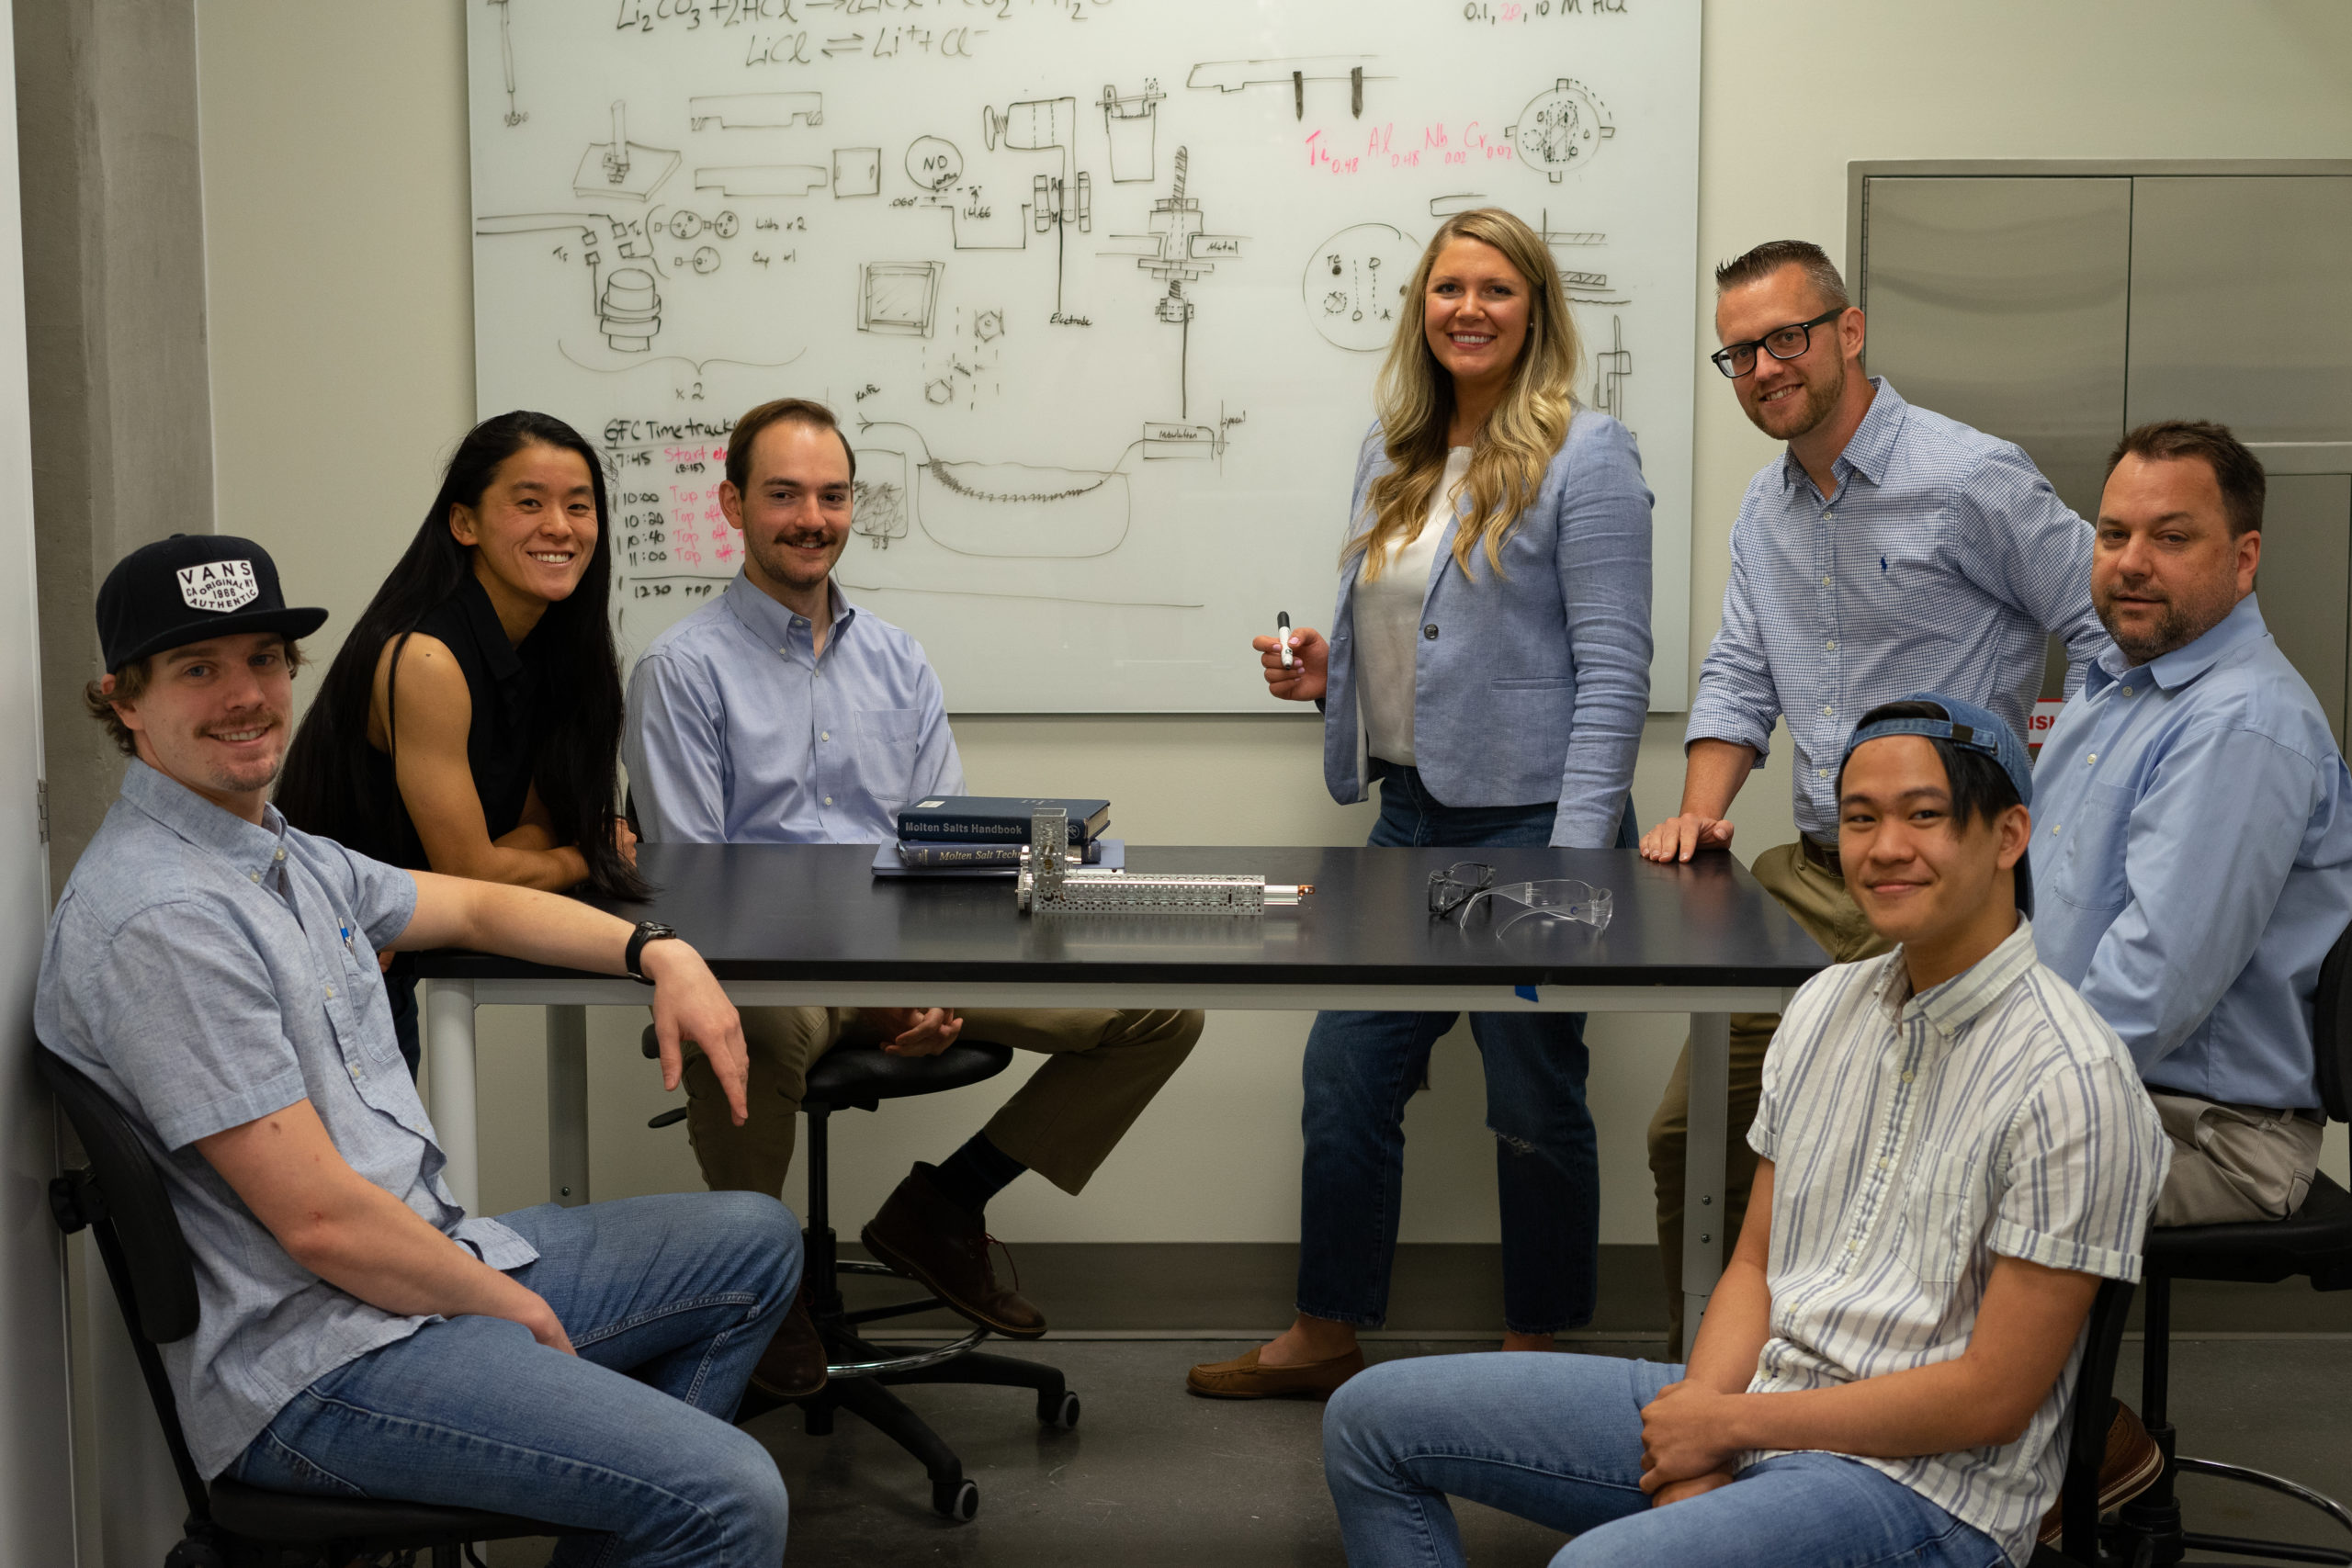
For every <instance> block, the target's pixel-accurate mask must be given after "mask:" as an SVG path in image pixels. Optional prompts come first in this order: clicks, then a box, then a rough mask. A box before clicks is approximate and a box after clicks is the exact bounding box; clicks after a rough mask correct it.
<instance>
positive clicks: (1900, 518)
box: [1642, 240, 2107, 1341]
mask: <svg viewBox="0 0 2352 1568" xmlns="http://www.w3.org/2000/svg"><path fill="white" fill-rule="evenodd" d="M1715 283H1716V289H1717V299H1716V305H1715V331H1716V335H1717V336H1718V337H1720V338H1721V339H1722V341H1723V344H1724V346H1723V348H1721V349H1720V350H1718V351H1717V352H1716V353H1715V354H1714V355H1713V361H1714V366H1715V368H1717V369H1719V370H1721V371H1722V372H1723V373H1724V376H1726V377H1727V378H1730V380H1731V384H1732V389H1733V391H1734V393H1735V395H1736V397H1737V398H1738V400H1739V405H1740V407H1741V409H1742V410H1743V411H1744V412H1746V413H1747V417H1748V419H1749V420H1750V421H1751V422H1753V423H1754V424H1755V425H1756V427H1757V428H1758V430H1761V431H1762V432H1764V434H1767V435H1770V436H1771V437H1773V438H1774V439H1775V440H1780V441H1785V442H1787V443H1788V450H1787V452H1786V453H1785V454H1783V455H1782V456H1781V458H1780V459H1779V460H1778V461H1775V462H1773V463H1771V464H1769V465H1767V466H1766V467H1765V468H1763V469H1762V470H1761V471H1760V472H1758V474H1757V476H1756V477H1755V479H1752V480H1750V481H1749V483H1748V486H1747V496H1746V497H1745V498H1744V499H1743V500H1742V501H1741V502H1740V507H1739V516H1738V518H1737V519H1736V521H1735V522H1734V523H1733V524H1732V530H1731V580H1730V581H1729V582H1727V583H1726V584H1725V585H1724V616H1723V627H1722V629H1721V630H1720V631H1718V632H1717V633H1716V634H1715V639H1714V642H1713V646H1712V647H1710V648H1709V649H1708V650H1707V658H1706V661H1705V662H1704V663H1703V664H1702V666H1701V667H1700V671H1699V691H1698V694H1697V695H1696V696H1695V697H1694V698H1693V699H1692V700H1691V720H1690V724H1689V727H1688V730H1687V733H1686V735H1685V737H1684V750H1685V752H1686V753H1687V767H1686V773H1685V777H1684V782H1683V786H1682V807H1681V811H1680V814H1679V815H1678V816H1675V817H1671V818H1667V819H1666V820H1665V821H1663V822H1660V823H1659V824H1657V826H1656V827H1655V828H1652V829H1650V830H1649V832H1648V833H1646V834H1645V835H1644V836H1643V839H1642V852H1643V853H1644V854H1645V855H1646V856H1648V857H1649V858H1650V859H1652V860H1664V861H1672V860H1689V859H1690V858H1691V855H1692V854H1693V853H1694V852H1698V851H1700V850H1704V849H1721V848H1727V847H1729V845H1730V843H1731V838H1732V825H1731V823H1730V822H1729V821H1728V820H1726V819H1725V818H1724V813H1725V812H1726V811H1728V810H1729V809H1730V808H1731V802H1732V798H1733V797H1734V796H1735V795H1737V794H1738V793H1739V789H1740V786H1741V785H1742V784H1745V783H1746V782H1747V776H1748V774H1749V773H1752V772H1753V771H1754V770H1755V769H1757V768H1758V767H1759V766H1761V765H1762V763H1763V761H1764V756H1765V753H1766V751H1767V750H1769V749H1770V745H1771V739H1772V728H1773V725H1774V723H1775V722H1776V721H1780V720H1785V721H1786V723H1787V725H1788V732H1789V741H1790V747H1791V750H1792V762H1793V767H1792V770H1791V771H1792V784H1793V786H1794V792H1793V793H1794V795H1795V806H1796V826H1797V831H1798V839H1797V841H1796V842H1795V843H1792V844H1782V845H1780V846H1777V847H1775V848H1772V849H1768V850H1766V851H1764V852H1762V853H1761V854H1759V855H1758V856H1757V857H1756V859H1755V862H1754V863H1753V865H1752V866H1751V868H1750V869H1752V870H1753V871H1754V873H1755V874H1756V879H1757V880H1758V882H1760V883H1762V884H1763V885H1764V887H1765V889H1766V891H1768V892H1770V894H1771V895H1772V896H1773V897H1776V898H1778V899H1780V901H1781V904H1782V906H1783V907H1785V908H1787V909H1788V911H1789V913H1790V914H1792V915H1793V916H1794V917H1795V918H1796V919H1797V922H1798V923H1799V924H1800V925H1802V926H1804V928H1805V930H1806V931H1808V932H1809V933H1811V935H1812V936H1813V938H1814V940H1815V941H1816V942H1820V943H1821V945H1822V947H1823V948H1824V949H1826V951H1827V953H1829V956H1830V957H1831V958H1833V959H1835V960H1837V961H1838V963H1841V964H1847V963H1852V962H1854V961H1856V960H1858V959H1862V958H1867V957H1870V956H1871V955H1872V954H1873V953H1879V952H1882V951H1883V944H1882V943H1880V942H1879V941H1878V939H1877V938H1876V937H1875V936H1874V935H1873V934H1872V933H1871V929H1870V926H1869V924H1868V922H1866V921H1865V920H1864V919H1862V917H1861V911H1860V909H1859V908H1856V907H1855V904H1854V901H1853V899H1852V898H1851V897H1849V896H1848V895H1847V892H1846V887H1845V884H1844V882H1843V881H1842V880H1841V879H1840V877H1839V874H1838V804H1837V790H1836V778H1835V775H1836V773H1837V769H1838V757H1839V756H1841V755H1842V754H1843V752H1844V748H1845V744H1846V738H1847V737H1848V736H1849V734H1851V733H1852V731H1853V728H1854V721H1855V720H1856V719H1858V718H1859V717H1860V716H1861V715H1862V714H1863V712H1864V711H1865V710H1867V709H1869V708H1871V707H1875V706H1876V705H1879V704H1881V703H1884V702H1892V701H1894V700H1895V699H1896V698H1898V697H1901V696H1902V695H1903V694H1905V693H1907V692H1919V691H1937V692H1943V693H1946V694H1950V695H1952V696H1956V697H1959V698H1961V699H1962V700H1963V701H1967V702H1972V703H1977V704H1980V705H1983V706H1985V707H1987V708H1990V709H1991V710H1992V711H1993V712H1994V713H1996V714H1997V715H1999V716H2001V718H2002V719H2003V720H2004V721H2005V722H2006V723H2007V724H2008V726H2009V727H2010V728H2012V729H2015V730H2017V731H2018V732H2019V733H2020V734H2022V733H2023V732H2024V731H2025V728H2026V710H2027V708H2028V706H2029V705H2030V703H2031V702H2032V700H2033V694H2034V692H2035V691H2036V689H2037V688H2038V687H2039V685H2040V683H2041V671H2042V663H2043V650H2044V648H2045V647H2046V641H2047V638H2048V637H2051V636H2053V635H2054V636H2056V637H2061V638H2063V639H2064V642H2065V644H2066V649H2067V654H2068V657H2069V659H2070V660H2071V661H2072V664H2073V667H2074V671H2075V672H2074V673H2070V674H2069V675H2068V677H2067V680H2068V683H2069V686H2070V688H2071V686H2072V685H2073V683H2074V682H2075V681H2077V680H2078V679H2079V671H2080V668H2081V666H2082V665H2083V663H2084V662H2085V661H2086V660H2088V659H2090V658H2091V657H2092V656H2093V655H2095V654H2097V653H2098V651H2099V650H2100V649H2104V648H2105V647H2106V646H2107V634H2106V632H2105V631H2103V630H2102V629H2101V628H2100V626H2099V624H2098V616H2097V615H2094V614H2093V613H2092V611H2091V604H2090V590H2089V585H2088V581H2087V580H2088V575H2089V567H2090V547H2091V537H2090V526H2089V525H2087V524H2086V523H2085V522H2084V521H2083V520H2082V519H2081V518H2080V517H2077V516H2076V515H2075V513H2073V512H2071V511H2069V510H2068V509H2067V507H2066V505H2065V503H2064V502H2061V501H2060V500H2059V499H2058V496H2057V492H2056V491H2053V490H2052V489H2051V486H2050V481H2049V480H2048V479H2044V478H2042V476H2041V472H2040V471H2039V470H2037V469H2036V468H2034V466H2033V462H2032V460H2031V459H2030V458H2029V457H2027V456H2026V455H2025V454H2024V453H2023V452H2022V451H2019V450H2018V448H2017V447H2016V446H2012V445H2010V444H2009V443H2008V442H2007V441H2002V440H1999V439H1996V437H1993V436H1990V435H1986V434H1983V433H1982V432H1980V431H1975V430H1971V429H1970V428H1969V427H1968V426H1966V425H1964V424H1962V423H1959V422H1958V421H1957V420H1951V419H1946V418H1944V417H1943V416H1942V415H1941V414H1938V413H1930V412H1928V411H1927V410H1926V409H1923V408H1918V407H1915V406H1914V405H1912V404H1910V403H1907V402H1905V400H1903V398H1902V397H1901V396H1900V395H1899V394H1897V393H1896V391H1895V389H1894V388H1893V387H1892V386H1889V385H1888V384H1887V383H1886V382H1885V381H1884V380H1883V379H1880V378H1871V377H1865V376H1864V375H1863V374H1862V364H1861V355H1862V341H1863V328H1862V312H1861V311H1860V310H1855V309H1853V308H1852V306H1851V305H1850V304H1849V302H1848V300H1847V297H1846V288H1845V284H1844V281H1843V280H1842V279H1840V278H1839V277H1838V269H1837V268H1836V267H1835V266H1833V265H1831V264H1830V261H1829V258H1828V257H1827V256H1826V255H1825V254H1823V253H1822V251H1821V249H1820V247H1819V246H1817V245H1813V244H1810V243H1806V242H1804V241H1801V240H1778V241H1774V242H1772V243H1769V244H1764V245H1759V246H1758V247H1757V248H1756V249H1755V250H1753V251H1750V252H1749V253H1747V254H1746V255H1744V256H1741V257H1739V258H1737V259H1736V260H1735V261H1732V262H1728V263H1726V264H1725V265H1723V266H1721V267H1719V268H1717V269H1716V272H1715ZM1775 1022H1776V1019H1775V1017H1774V1015H1772V1014H1770V1013H1761V1014H1750V1013H1739V1014H1735V1015H1734V1016H1733V1018H1732V1026H1731V1027H1732V1100H1731V1122H1730V1126H1729V1129H1728V1138H1729V1142H1728V1144H1727V1145H1726V1147H1725V1150H1724V1170H1725V1198H1726V1201H1727V1203H1728V1205H1729V1207H1728V1210H1727V1212H1726V1213H1724V1216H1723V1220H1724V1225H1725V1226H1726V1227H1728V1228H1729V1230H1730V1232H1731V1234H1734V1235H1736V1234H1737V1233H1738V1227H1739V1221H1740V1216H1741V1215H1742V1214H1743V1213H1746V1205H1747V1184H1748V1180H1749V1176H1750V1173H1751V1172H1752V1171H1753V1169H1754V1168H1755V1156H1754V1155H1753V1154H1752V1153H1751V1152H1750V1151H1749V1149H1748V1147H1747V1144H1746V1142H1745V1141H1744V1138H1743V1134H1745V1132H1746V1130H1747V1123H1748V1121H1749V1119H1750V1118H1751V1117H1752V1116H1753V1114H1754V1111H1755V1106H1756V1096H1757V1092H1758V1081H1759V1080H1758V1075H1759V1073H1760V1072H1761V1071H1762V1066H1763V1061H1764V1050H1765V1047H1766V1046H1767V1045H1768V1044H1769V1043H1770V1041H1771V1038H1772V1029H1773V1026H1774V1024H1775ZM1689 1070H1690V1069H1689V1062H1688V1058H1687V1057H1686V1058H1685V1061H1684V1062H1683V1064H1682V1065H1681V1066H1678V1067H1677V1068H1676V1071H1675V1077H1674V1078H1673V1079H1672V1080H1671V1081H1670V1082H1669V1083H1668V1086H1667V1091H1666V1096H1665V1098H1664V1100H1663V1101H1662V1102H1661V1103H1660V1104H1659V1106H1658V1111H1657V1116H1656V1117H1654V1118H1653V1119H1652V1121H1651V1122H1650V1131H1649V1145H1650V1170H1651V1173H1652V1175H1653V1177H1654V1178H1655V1179H1656V1181H1657V1204H1658V1240H1659V1243H1660V1246H1661V1249H1662V1252H1663V1258H1664V1262H1665V1267H1666V1273H1667V1299H1668V1312H1669V1313H1670V1314H1672V1316H1673V1317H1674V1319H1675V1331H1676V1336H1677V1339H1678V1341H1679V1327H1680V1317H1681V1311H1682V1288H1681V1258H1682V1179H1683V1146H1684V1142H1685V1136H1686V1131H1687V1129H1686V1123H1685V1119H1684V1118H1685V1107H1686V1105H1687V1103H1688V1075H1689Z"/></svg>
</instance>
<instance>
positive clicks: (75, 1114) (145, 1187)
mask: <svg viewBox="0 0 2352 1568" xmlns="http://www.w3.org/2000/svg"><path fill="white" fill-rule="evenodd" d="M33 1055H34V1059H35V1060H36V1061H37V1062H38V1063H39V1064H40V1075H41V1077H42V1079H43V1081H45V1082H46V1083H47V1084H48V1085H49V1087H50V1088H51V1089H53V1090H54V1091H56V1094H57V1099H58V1102H59V1103H60V1104H61V1105H62V1106H63V1107H64V1110H65V1117H66V1120H67V1121H69V1122H72V1123H73V1124H74V1133H75V1134H77V1135H79V1136H80V1138H81V1140H82V1147H83V1150H84V1152H85V1154H87V1155H88V1156H89V1160H90V1163H89V1164H88V1165H87V1166H85V1167H84V1168H80V1169H77V1170H69V1171H67V1172H66V1173H65V1174H64V1175H62V1176H60V1177H58V1178H56V1179H54V1180H52V1181H51V1182H50V1184H49V1205H50V1210H51V1213H53V1214H55V1215H56V1217H57V1224H58V1226H59V1228H61V1229H62V1230H63V1231H64V1232H65V1233H66V1234H67V1235H72V1234H73V1233H74V1232H75V1231H78V1230H81V1229H83V1228H84V1227H85V1226H86V1227H87V1228H88V1230H89V1232H90V1235H91V1239H92V1240H94V1241H95V1242H96V1244H97V1248H98V1256H99V1257H100V1258H104V1259H105V1260H106V1266H107V1279H108V1280H110V1281H112V1282H113V1285H114V1294H115V1301H116V1303H117V1304H118V1305H119V1306H120V1307H121V1308H122V1321H123V1325H124V1326H125V1327H126V1328H128V1329H129V1330H130V1344H131V1348H132V1349H133V1350H134V1351H135V1352H136V1353H137V1355H138V1358H139V1371H140V1373H141V1376H143V1377H144V1378H145V1379H146V1380H147V1394H148V1397H149V1398H150V1399H152V1400H153V1401H154V1404H155V1415H156V1417H157V1419H159V1420H161V1421H162V1422H163V1424H164V1441H165V1442H166V1443H168V1444H169V1445H170V1447H171V1452H172V1468H173V1470H174V1471H175V1472H177V1473H178V1476H179V1483H180V1491H181V1493H182V1494H183V1495H185V1496H186V1497H187V1524H186V1525H184V1526H183V1527H182V1528H183V1529H185V1530H186V1531H187V1536H186V1538H185V1539H184V1540H181V1541H180V1543H179V1544H178V1545H176V1546H175V1547H173V1548H172V1550H171V1553H170V1555H169V1556H167V1557H166V1558H165V1559H164V1568H245V1565H248V1564H250V1565H252V1568H262V1565H263V1564H265V1563H266V1564H267V1568H279V1564H280V1563H281V1562H282V1561H283V1554H285V1553H287V1552H294V1553H297V1554H300V1556H302V1557H303V1558H305V1559H306V1560H310V1561H314V1562H320V1563H322V1564H326V1565H328V1568H345V1564H347V1563H349V1562H352V1561H353V1560H354V1559H355V1558H357V1559H363V1560H367V1561H371V1562H372V1561H373V1560H374V1559H376V1558H377V1557H379V1556H382V1555H384V1554H386V1553H394V1552H399V1553H408V1552H418V1551H430V1552H432V1554H433V1559H432V1560H433V1568H458V1556H459V1553H460V1552H462V1553H463V1554H464V1558H465V1561H466V1562H470V1563H473V1564H475V1565H476V1568H480V1564H481V1560H480V1559H479V1558H477V1557H475V1556H474V1554H473V1549H472V1545H471V1543H472V1542H474V1541H478V1540H510V1539H512V1538H515V1537H517V1536H544V1535H562V1534H565V1533H566V1530H565V1528H564V1527H563V1526H560V1525H554V1524H549V1523H548V1522H547V1521H545V1520H542V1519H524V1518H516V1517H513V1516H512V1515H508V1514H490V1513H484V1512H482V1511H481V1510H480V1509H476V1508H445V1507H438V1506H434V1505H431V1504H426V1503H401V1502H386V1501H381V1500H378V1499H375V1498H360V1499H353V1498H345V1497H316V1496H309V1495H301V1494H297V1493H291V1492H268V1491H264V1490H263V1489H262V1488H260V1487H257V1486H247V1485H245V1484H244V1483H242V1482H238V1481H231V1480H228V1479H226V1478H225V1477H224V1478H223V1479H221V1480H219V1481H215V1482H213V1483H211V1485H210V1486H209V1487H208V1486H207V1485H206V1484H205V1482H204V1477H203V1476H201V1475H199V1474H198V1472H197V1468H196V1461H195V1460H194V1459H193V1458H191V1457H190V1456H189V1454H188V1451H187V1438H185V1437H184V1436H183V1435H182V1434H181V1431H180V1417H179V1408H178V1405H177V1404H176V1403H175V1401H174V1400H173V1398H172V1385H171V1383H170V1382H168V1381H166V1380H165V1378H164V1359H163V1357H162V1356H161V1355H159V1354H158V1353H157V1351H156V1349H155V1347H156V1346H158V1345H168V1344H170V1343H172V1342H173V1341H175V1340H177V1339H184V1338H186V1337H187V1336H188V1335H190V1334H193V1333H195V1332H196V1322H197V1312H198V1303H197V1295H196V1270H195V1269H194V1267H193V1266H192V1265H191V1264H190V1262H189V1260H188V1252H187V1238H186V1236H184V1235H182V1234H181V1232H180V1222H179V1216H178V1215H177V1214H175V1213H173V1211H172V1201H171V1196H170V1194H169V1193H168V1192H166V1191H165V1190H164V1179H163V1177H162V1175H161V1174H160V1173H158V1172H157V1170H156V1169H155V1167H154V1165H153V1162H152V1161H151V1160H150V1159H149V1158H148V1157H147V1151H146V1149H145V1148H144V1147H143V1146H141V1144H140V1142H139V1135H138V1134H137V1133H135V1132H134V1131H132V1129H131V1125H130V1122H129V1120H128V1119H126V1118H125V1117H124V1115H123V1114H122V1112H121V1111H120V1110H119V1109H118V1108H117V1107H116V1105H115V1103H114V1101H112V1100H108V1099H107V1097H106V1094H105V1092H104V1091H103V1090H101V1089H99V1088H98V1086H97V1085H96V1084H94V1083H92V1082H91V1081H90V1080H89V1079H88V1078H86V1077H84V1076H83V1075H82V1074H81V1073H80V1072H79V1071H77V1070H76V1069H74V1067H73V1066H69V1065H68V1064H67V1063H66V1062H65V1061H64V1060H63V1059H62V1058H61V1057H59V1056H57V1055H53V1054H52V1053H51V1052H49V1051H47V1050H40V1051H36V1052H35V1053H34V1054H33ZM403 1561H405V1559H403Z"/></svg>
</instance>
